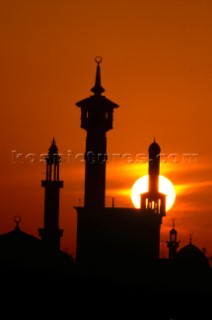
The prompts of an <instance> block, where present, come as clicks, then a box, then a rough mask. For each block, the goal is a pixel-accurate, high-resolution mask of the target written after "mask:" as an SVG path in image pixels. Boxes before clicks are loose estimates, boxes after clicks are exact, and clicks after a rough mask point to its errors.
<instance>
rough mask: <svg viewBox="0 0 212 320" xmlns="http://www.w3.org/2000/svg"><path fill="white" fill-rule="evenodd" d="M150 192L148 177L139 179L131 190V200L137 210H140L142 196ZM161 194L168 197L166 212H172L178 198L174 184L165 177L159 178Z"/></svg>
mask: <svg viewBox="0 0 212 320" xmlns="http://www.w3.org/2000/svg"><path fill="white" fill-rule="evenodd" d="M147 191H148V175H146V176H143V177H141V178H139V179H138V180H137V181H136V182H135V183H134V185H133V186H132V189H131V200H132V203H133V205H134V206H135V208H140V194H143V193H145V192H147ZM159 192H161V193H164V194H166V195H167V197H166V211H168V210H170V209H171V207H172V206H173V204H174V202H175V198H176V193H175V189H174V186H173V184H172V183H171V181H170V180H168V179H167V178H165V177H164V176H161V175H160V176H159Z"/></svg>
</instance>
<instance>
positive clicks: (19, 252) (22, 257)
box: [0, 225, 73, 273]
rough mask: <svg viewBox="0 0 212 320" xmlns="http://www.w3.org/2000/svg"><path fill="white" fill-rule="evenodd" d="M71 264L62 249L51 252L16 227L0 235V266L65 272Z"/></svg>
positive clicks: (39, 241)
mask: <svg viewBox="0 0 212 320" xmlns="http://www.w3.org/2000/svg"><path fill="white" fill-rule="evenodd" d="M71 265H72V266H73V259H72V257H71V256H69V255H68V254H66V253H65V252H63V251H58V252H53V251H51V250H49V249H48V248H46V247H45V246H44V245H43V242H42V241H41V240H40V239H38V238H36V237H34V236H32V235H30V234H27V233H25V232H23V231H22V230H20V228H19V226H18V225H17V226H16V228H15V229H14V230H12V231H10V232H8V233H5V234H2V235H0V266H1V267H5V268H19V269H25V268H30V269H31V270H34V271H35V272H37V271H39V272H40V271H53V272H54V271H56V272H62V273H63V272H64V271H65V272H66V270H68V269H69V270H70V266H71Z"/></svg>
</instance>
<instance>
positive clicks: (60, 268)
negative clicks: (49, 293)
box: [0, 57, 211, 293]
mask: <svg viewBox="0 0 212 320" xmlns="http://www.w3.org/2000/svg"><path fill="white" fill-rule="evenodd" d="M96 63H97V69H96V79H95V84H94V87H93V88H92V89H91V92H92V93H93V95H91V96H90V97H88V98H86V99H83V100H81V101H79V102H77V103H76V105H77V107H79V108H80V109H81V128H82V129H84V130H85V131H86V132H87V137H86V150H85V188H84V206H77V207H75V209H76V214H77V245H76V259H73V257H71V256H70V255H68V254H67V253H66V252H64V251H62V250H60V238H61V237H62V236H63V230H61V229H60V228H59V198H60V189H61V188H63V181H61V180H60V176H59V174H60V165H61V161H60V160H61V159H60V155H59V153H58V148H57V146H56V142H55V139H53V140H52V143H51V146H50V148H49V150H48V155H47V156H46V176H45V180H43V181H42V182H41V185H42V187H43V188H44V225H43V228H39V236H40V239H39V238H36V237H34V236H32V235H29V234H27V233H25V232H24V231H22V230H21V226H20V220H21V219H20V217H15V219H14V221H15V224H16V225H15V228H14V230H12V231H10V232H8V233H6V234H2V235H0V270H1V273H4V274H6V275H7V277H8V278H9V277H12V279H13V280H14V274H17V272H18V274H20V275H21V276H22V277H26V275H27V277H30V276H31V278H33V279H36V280H35V281H34V284H35V282H36V281H38V279H40V278H41V279H44V277H45V279H46V278H48V279H52V278H54V281H55V279H56V278H57V279H59V278H62V279H63V283H65V282H67V281H68V283H70V282H71V283H72V286H74V287H75V288H76V287H77V286H79V287H80V288H84V287H83V284H84V283H87V284H88V283H90V281H91V279H92V284H93V283H95V285H96V286H98V289H100V285H99V283H101V284H102V283H103V284H104V285H103V287H104V288H105V287H107V286H109V284H110V288H111V287H112V286H114V287H120V288H122V289H123V286H126V287H127V288H128V286H130V288H131V290H132V288H133V289H135V288H136V289H139V290H141V291H142V292H144V291H145V292H163V293H164V292H166V293H167V292H169V293H170V292H172V293H173V292H197V291H198V292H199V291H201V292H206V293H209V292H211V291H210V290H211V267H210V264H209V259H208V258H207V257H206V255H205V252H203V251H202V250H200V249H199V248H197V247H196V246H194V245H193V244H192V240H191V239H190V242H189V243H188V245H186V246H184V247H183V248H181V249H180V250H178V247H179V241H178V234H177V230H176V229H175V226H174V224H173V226H172V229H171V230H170V234H169V239H168V241H167V247H168V250H169V257H168V258H160V226H161V224H162V220H163V217H164V216H166V195H164V194H162V193H160V192H159V187H158V184H159V174H160V146H159V144H158V143H157V142H156V141H153V142H152V143H151V144H150V146H149V162H148V179H149V189H148V192H146V193H144V194H142V195H141V201H140V204H141V206H140V209H136V208H123V207H115V206H114V205H113V206H112V207H106V206H105V190H106V165H107V146H106V143H107V139H106V133H107V131H109V130H111V129H112V128H113V112H114V109H117V108H118V105H117V104H116V103H114V102H112V101H110V100H109V99H107V98H106V97H105V96H104V95H102V93H103V92H104V91H105V90H104V88H103V87H102V85H101V74H100V63H101V58H100V57H97V58H96ZM94 279H95V280H94ZM73 283H74V285H73ZM108 283H109V284H108ZM97 284H98V285H97ZM122 289H121V290H122ZM100 291H101V290H100Z"/></svg>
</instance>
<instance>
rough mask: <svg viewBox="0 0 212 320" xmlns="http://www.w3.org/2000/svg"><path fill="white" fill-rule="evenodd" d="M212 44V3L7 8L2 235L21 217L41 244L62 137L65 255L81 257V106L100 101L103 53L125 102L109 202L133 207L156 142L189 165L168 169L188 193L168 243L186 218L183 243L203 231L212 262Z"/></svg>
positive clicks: (44, 1) (37, 3)
mask: <svg viewBox="0 0 212 320" xmlns="http://www.w3.org/2000/svg"><path fill="white" fill-rule="evenodd" d="M211 39H212V1H210V0H208V1H207V0H164V1H163V0H160V1H159V0H155V1H151V0H122V1H120V0H102V1H98V0H70V1H68V0H31V1H28V0H25V1H24V0H19V1H17V0H0V42H1V44H0V48H1V49H0V71H1V72H0V104H1V113H2V116H1V126H0V130H1V139H0V140H1V142H0V144H1V159H0V168H1V186H0V195H1V214H0V232H1V233H3V232H7V231H9V230H11V228H13V227H14V222H13V217H14V216H15V215H20V216H21V217H22V222H21V226H22V229H23V230H24V231H26V232H28V233H32V234H34V235H35V236H37V234H38V233H37V228H39V227H42V225H43V195H44V190H43V189H42V188H41V186H40V180H42V179H43V178H44V172H45V166H44V163H43V162H41V161H39V160H40V159H41V158H42V156H40V155H41V154H42V153H45V152H47V150H48V148H49V146H50V143H51V140H52V137H53V136H55V138H56V143H57V145H58V148H59V151H60V152H61V153H62V154H63V155H64V156H65V155H66V157H64V156H63V163H62V165H61V179H63V180H64V189H62V190H61V205H60V208H61V210H60V226H61V227H62V228H64V237H63V239H62V248H63V249H64V248H68V250H69V251H70V252H72V253H74V252H75V238H76V213H75V211H74V209H73V206H74V205H78V199H79V198H83V188H84V165H83V164H82V163H81V162H80V156H78V158H77V159H75V156H76V155H77V154H78V153H83V152H84V150H85V137H86V134H85V132H84V131H83V130H82V129H80V110H79V109H78V108H77V107H76V106H75V103H76V102H77V101H79V100H81V99H84V98H86V97H88V96H89V95H90V94H91V92H90V88H91V87H92V86H93V84H94V78H95V68H96V65H95V62H94V58H95V56H97V55H101V56H102V57H103V62H102V64H101V71H102V85H103V87H104V88H105V89H106V92H105V95H106V96H107V98H109V99H110V100H112V101H114V102H115V103H117V104H119V106H120V107H119V108H118V109H117V110H115V114H114V130H112V131H111V132H109V133H108V153H109V155H112V154H113V153H120V154H121V156H122V157H121V160H119V161H118V160H117V159H116V160H115V161H114V162H113V161H110V163H109V164H108V167H107V199H106V202H107V204H108V205H110V204H111V197H112V196H115V204H116V205H117V206H132V204H131V200H130V199H129V196H128V195H129V190H130V188H131V186H132V185H133V183H134V182H135V180H137V179H138V178H139V177H141V176H142V175H145V174H146V173H147V163H144V164H141V163H140V164H137V163H136V162H135V159H136V154H138V153H147V149H148V146H149V144H150V143H151V142H152V140H153V137H154V136H155V137H156V140H157V142H158V143H159V144H160V146H161V149H162V152H164V153H166V154H170V153H177V154H178V155H179V160H180V161H179V162H177V163H174V162H173V161H172V160H171V158H170V159H169V160H168V162H167V163H163V164H161V173H162V174H163V175H165V176H166V177H168V178H169V179H170V180H171V181H172V182H173V183H174V184H175V185H176V189H177V193H178V194H177V199H176V203H175V205H174V207H173V208H172V209H171V211H170V212H168V214H167V217H166V218H164V219H163V227H162V234H161V240H162V241H163V240H167V238H168V231H169V228H170V226H171V221H172V218H175V221H176V227H177V229H178V231H179V239H180V240H181V246H183V245H185V244H186V243H187V242H188V238H189V233H190V232H192V233H193V243H194V244H196V245H197V246H199V247H200V248H202V247H207V252H208V254H209V255H211V256H212V241H211V240H212V238H211V224H212V203H211V194H212V163H211V159H212V150H211V140H212V129H211V119H212V111H211V109H212V107H211V106H212V90H211V84H212V42H211ZM70 150H71V151H70ZM18 153H23V154H24V156H23V157H22V158H20V157H19V158H15V157H17V154H18ZM29 153H33V154H35V155H36V158H35V161H34V163H33V164H32V163H30V159H29V157H28V158H26V155H27V154H29ZM126 153H130V154H131V155H132V159H133V161H132V162H131V163H128V162H127V160H126V158H125V157H123V155H124V154H126ZM184 153H197V154H198V157H197V161H193V162H192V163H191V162H189V161H185V159H184V160H183V154H184ZM67 154H69V156H67ZM14 159H15V161H14ZM22 160H23V161H22ZM68 160H69V161H68ZM22 162H23V163H22ZM164 250H165V249H164Z"/></svg>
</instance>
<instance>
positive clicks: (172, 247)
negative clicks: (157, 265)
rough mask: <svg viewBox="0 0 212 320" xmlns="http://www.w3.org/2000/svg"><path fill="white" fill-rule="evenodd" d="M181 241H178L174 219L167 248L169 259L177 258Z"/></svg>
mask: <svg viewBox="0 0 212 320" xmlns="http://www.w3.org/2000/svg"><path fill="white" fill-rule="evenodd" d="M179 243H180V241H177V230H175V225H174V219H173V221H172V229H171V230H170V232H169V241H167V247H168V248H169V259H174V258H175V257H176V253H177V248H178V247H179Z"/></svg>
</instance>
